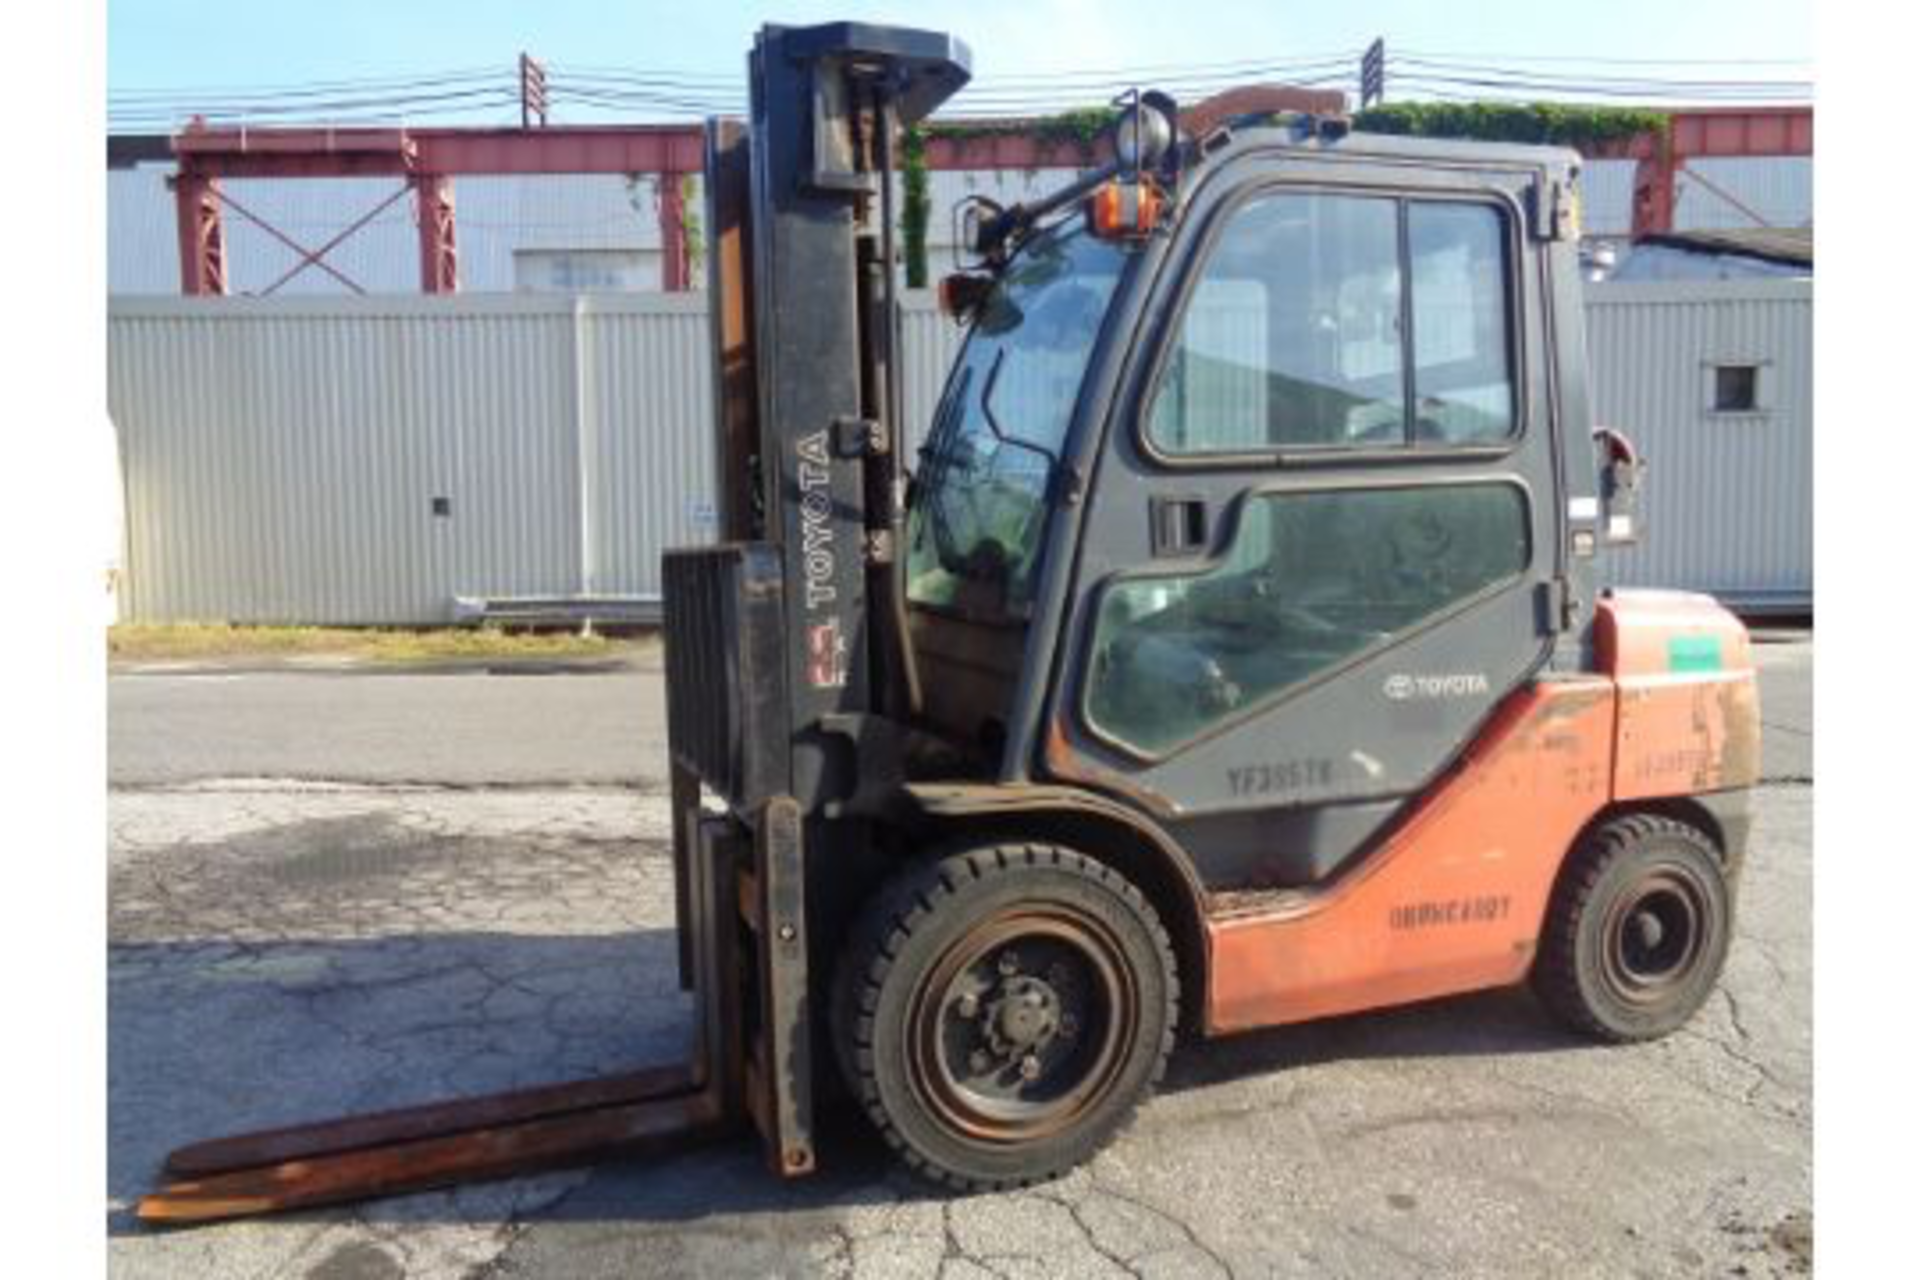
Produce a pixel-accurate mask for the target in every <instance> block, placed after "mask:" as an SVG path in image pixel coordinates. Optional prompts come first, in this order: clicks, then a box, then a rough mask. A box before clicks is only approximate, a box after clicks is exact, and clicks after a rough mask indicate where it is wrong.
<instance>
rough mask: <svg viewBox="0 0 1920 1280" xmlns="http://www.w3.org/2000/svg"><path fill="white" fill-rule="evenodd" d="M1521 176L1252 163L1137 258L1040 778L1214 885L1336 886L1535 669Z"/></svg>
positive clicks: (1333, 158)
mask: <svg viewBox="0 0 1920 1280" xmlns="http://www.w3.org/2000/svg"><path fill="white" fill-rule="evenodd" d="M1539 180H1540V177H1539V171H1538V170H1527V169H1524V168H1519V167H1511V168H1509V167H1489V168H1487V169H1483V170H1473V169H1468V168H1450V167H1444V166H1423V167H1420V168H1412V167H1408V166H1405V165H1396V164H1390V163H1384V162H1382V160H1381V158H1379V157H1368V156H1365V155H1360V156H1355V157H1352V158H1345V157H1341V156H1338V155H1317V156H1302V155H1301V154H1300V153H1298V152H1293V151H1281V150H1268V151H1265V152H1253V153H1250V154H1248V155H1245V156H1244V157H1240V158H1236V159H1233V160H1230V161H1229V162H1227V163H1226V164H1224V165H1222V166H1221V167H1220V169H1219V170H1218V171H1217V172H1216V174H1215V175H1214V176H1212V177H1210V178H1209V179H1208V180H1207V182H1206V184H1205V185H1204V186H1203V187H1202V188H1201V189H1200V190H1198V191H1197V192H1195V193H1194V196H1193V198H1192V201H1191V203H1190V205H1189V207H1188V209H1187V210H1186V212H1185V215H1184V219H1185V220H1184V225H1183V229H1182V231H1181V233H1180V235H1179V236H1178V237H1177V238H1176V240H1175V243H1174V244H1173V246H1172V247H1171V248H1170V249H1169V250H1167V251H1166V253H1165V256H1164V260H1163V261H1162V262H1161V263H1160V264H1158V270H1157V272H1155V280H1154V282H1153V283H1152V285H1151V288H1150V292H1149V293H1148V294H1147V295H1146V299H1145V301H1144V303H1143V304H1142V305H1141V310H1140V312H1139V313H1138V314H1139V317H1140V322H1139V323H1140V328H1139V332H1140V333H1141V334H1142V340H1141V341H1140V342H1139V343H1137V344H1136V346H1135V349H1134V351H1133V354H1132V356H1131V358H1130V359H1129V361H1128V362H1127V367H1126V369H1125V371H1124V373H1123V374H1121V375H1120V384H1119V386H1118V389H1117V391H1116V394H1115V395H1114V397H1113V399H1112V401H1111V403H1112V405H1113V409H1112V411H1111V413H1110V414H1109V416H1108V419H1107V422H1106V425H1105V439H1104V443H1103V445H1102V447H1101V448H1100V450H1099V454H1098V462H1097V469H1096V472H1095V476H1094V479H1093V483H1092V484H1091V486H1090V494H1089V497H1088V499H1087V501H1088V509H1087V511H1086V514H1085V517H1084V520H1083V523H1082V526H1081V529H1082V533H1081V540H1080V546H1079V548H1078V554H1077V563H1076V570H1075V572H1074V575H1073V578H1072V585H1071V587H1070V589H1069V596H1068V601H1067V617H1066V621H1067V625H1066V626H1065V628H1064V630H1063V640H1062V643H1063V646H1064V647H1063V650H1062V653H1063V658H1064V661H1063V663H1062V667H1061V678H1060V679H1059V680H1058V681H1057V682H1056V683H1055V687H1054V690H1053V693H1052V699H1053V704H1052V706H1051V707H1050V708H1049V714H1048V715H1047V717H1046V722H1047V723H1048V724H1049V725H1050V726H1051V729H1050V731H1049V733H1048V734H1047V737H1046V741H1045V743H1044V746H1043V749H1042V751H1041V761H1040V764H1041V768H1042V770H1043V771H1044V772H1047V773H1049V774H1051V775H1053V776H1056V777H1063V778H1073V779H1076V780H1080V781H1088V780H1095V781H1096V782H1097V783H1098V784H1099V785H1104V786H1106V787H1108V788H1109V789H1112V790H1118V791H1121V792H1124V793H1126V794H1128V795H1130V796H1131V797H1132V798H1133V799H1135V800H1136V801H1137V802H1138V803H1141V804H1143V805H1145V806H1146V807H1148V808H1150V809H1151V810H1153V811H1155V812H1156V813H1157V815H1158V816H1159V818H1160V819H1161V821H1162V822H1163V823H1165V824H1166V825H1167V826H1168V827H1169V829H1171V830H1172V831H1173V832H1174V833H1175V834H1176V835H1177V836H1178V837H1179V838H1180V839H1181V840H1182V842H1183V843H1184V844H1185V845H1186V846H1187V848H1188V850H1189V852H1190V853H1191V855H1192V856H1193V858H1194V861H1195V863H1196V865H1197V867H1198V869H1199V870H1200V872H1201V875H1202V877H1203V879H1204V880H1205V881H1206V882H1207V883H1208V885H1209V887H1210V888H1214V889H1221V888H1273V887H1285V886H1301V885H1309V884H1315V883H1320V882H1323V881H1325V880H1326V879H1328V878H1329V877H1330V876H1332V875H1334V874H1335V873H1336V872H1337V871H1338V870H1339V869H1340V868H1341V867H1342V866H1343V865H1344V864H1346V863H1347V862H1348V861H1349V859H1350V858H1351V856H1352V855H1353V854H1354V853H1355V852H1356V851H1358V850H1360V849H1362V848H1363V847H1364V846H1365V845H1366V844H1367V842H1368V840H1369V839H1370V838H1371V837H1372V836H1374V835H1375V834H1376V833H1378V831H1379V830H1380V829H1381V828H1382V827H1383V826H1384V825H1385V824H1386V823H1387V822H1389V821H1390V820H1391V819H1392V817H1393V816H1394V814H1395V813H1397V812H1398V811H1399V810H1400V809H1401V808H1402V807H1403V806H1404V805H1405V804H1406V803H1407V802H1408V800H1409V799H1410V798H1411V797H1413V796H1414V795H1415V794H1417V793H1418V792H1419V791H1420V790H1421V789H1422V788H1423V787H1424V786H1425V785H1426V784H1427V783H1428V782H1429V781H1430V780H1431V779H1432V778H1433V777H1434V776H1435V775H1436V774H1437V773H1438V772H1439V771H1441V770H1442V769H1443V768H1444V767H1445V766H1446V765H1447V764H1448V763H1449V762H1450V761H1451V760H1452V759H1454V758H1455V757H1456V756H1457V754H1458V753H1459V751H1460V750H1461V749H1462V747H1463V746H1464V745H1465V744H1466V743H1467V742H1469V741H1470V740H1471V738H1472V736H1473V734H1474V733H1475V731H1476V729H1477V728H1478V727H1479V726H1480V725H1481V724H1482V723H1484V722H1485V720H1486V719H1487V718H1488V716H1489V715H1490V714H1491V713H1492V711H1493V709H1494V708H1495V706H1496V705H1497V704H1498V703H1499V701H1500V700H1501V699H1502V698H1503V697H1504V696H1505V695H1507V694H1508V693H1510V692H1511V691H1512V690H1514V689H1515V688H1516V687H1518V686H1519V685H1520V684H1522V683H1523V682H1524V681H1526V680H1527V679H1528V678H1529V677H1530V676H1531V675H1532V674H1533V673H1534V672H1535V671H1536V670H1537V669H1538V668H1539V667H1540V665H1541V664H1542V662H1544V661H1545V660H1546V658H1547V657H1548V655H1549V653H1550V651H1551V648H1552V641H1553V638H1554V631H1555V628H1556V626H1557V625H1558V623H1557V611H1556V609H1555V608H1554V600H1555V592H1554V587H1555V579H1556V576H1557V575H1558V573H1559V565H1560V563H1561V560H1560V556H1559V552H1558V548H1559V541H1560V538H1561V536H1562V535H1561V518H1560V513H1559V511H1558V502H1557V498H1556V494H1557V493H1558V491H1559V485H1558V483H1557V474H1558V467H1557V462H1556V453H1555V449H1554V447H1553V440H1552V434H1553V432H1552V427H1551V418H1550V394H1549V393H1550V388H1549V385H1548V382H1549V378H1548V374H1547V365H1546V361H1545V359H1544V355H1545V350H1546V343H1545V341H1544V334H1545V320H1544V307H1545V303H1544V298H1545V296H1546V295H1545V289H1544V286H1545V283H1546V280H1545V275H1544V272H1545V255H1544V253H1542V252H1541V249H1540V246H1539V245H1538V243H1537V242H1536V238H1535V236H1534V235H1533V234H1532V232H1531V229H1530V222H1529V213H1530V210H1531V209H1532V208H1533V207H1534V205H1533V200H1532V194H1533V190H1534V186H1535V184H1536V183H1537V182H1538V181H1539Z"/></svg>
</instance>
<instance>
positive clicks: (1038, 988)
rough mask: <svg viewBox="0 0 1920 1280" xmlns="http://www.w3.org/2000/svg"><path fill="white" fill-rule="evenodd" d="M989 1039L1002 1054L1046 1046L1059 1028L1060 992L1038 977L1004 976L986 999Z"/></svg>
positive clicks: (1014, 1054) (1011, 1055) (1013, 1055)
mask: <svg viewBox="0 0 1920 1280" xmlns="http://www.w3.org/2000/svg"><path fill="white" fill-rule="evenodd" d="M984 1023H985V1026H984V1030H985V1034H986V1039H987V1043H988V1044H989V1045H990V1046H991V1047H992V1049H993V1051H994V1053H996V1054H997V1055H998V1056H1000V1057H1002V1058H1017V1057H1020V1056H1022V1055H1024V1054H1025V1053H1026V1052H1027V1051H1028V1050H1030V1049H1038V1048H1044V1047H1045V1046H1046V1045H1047V1044H1048V1043H1049V1042H1050V1041H1052V1039H1053V1037H1054V1035H1055V1034H1056V1033H1057V1032H1058V1031H1059V1029H1060V996H1059V994H1058V993H1057V992H1056V991H1054V989H1053V988H1052V987H1051V986H1049V985H1047V983H1046V982H1044V981H1042V980H1041V979H1039V978H1028V977H1016V978H1012V979H1002V980H1001V982H1000V983H999V985H998V986H997V988H996V990H995V994H994V995H993V996H992V997H991V998H990V999H989V1000H988V1001H987V1002H986V1018H985V1020H984Z"/></svg>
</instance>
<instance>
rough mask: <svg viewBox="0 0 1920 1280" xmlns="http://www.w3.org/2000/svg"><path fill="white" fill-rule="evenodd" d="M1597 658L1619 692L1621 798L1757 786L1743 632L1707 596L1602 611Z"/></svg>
mask: <svg viewBox="0 0 1920 1280" xmlns="http://www.w3.org/2000/svg"><path fill="white" fill-rule="evenodd" d="M1594 651H1595V654H1596V656H1597V657H1598V659H1599V663H1600V667H1601V669H1602V670H1603V671H1606V672H1607V673H1608V674H1610V675H1612V676H1613V678H1614V680H1615V682H1616V683H1617V684H1618V686H1619V689H1620V727H1619V748H1618V751H1617V753H1616V755H1615V759H1614V780H1613V786H1614V794H1615V796H1616V797H1617V798H1619V799H1622V800H1647V799H1657V798H1660V797H1666V796H1683V795H1697V794H1700V793H1702V792H1708V791H1727V790H1732V789H1734V788H1737V787H1750V786H1752V785H1753V784H1754V783H1755V782H1757V781H1759V778H1760V689H1759V683H1758V680H1757V678H1756V675H1755V672H1754V669H1753V656H1752V649H1751V645H1750V643H1749V641H1748V639H1747V633H1746V630H1745V628H1743V627H1742V626H1741V625H1740V623H1739V620H1738V619H1736V618H1734V617H1733V615H1732V614H1730V613H1728V612H1727V611H1726V610H1724V609H1722V608H1721V607H1720V606H1719V605H1718V604H1716V603H1714V601H1713V600H1711V599H1710V598H1708V597H1706V596H1698V595H1690V594H1686V593H1682V592H1651V591H1649V592H1638V591H1630V592H1621V593H1618V594H1617V595H1615V596H1614V597H1612V598H1611V599H1608V600H1605V601H1602V602H1601V605H1600V608H1599V610H1598V612H1597V614H1596V616H1595V619H1594Z"/></svg>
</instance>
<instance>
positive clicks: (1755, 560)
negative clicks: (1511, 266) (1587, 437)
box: [1587, 280, 1813, 608]
mask: <svg viewBox="0 0 1920 1280" xmlns="http://www.w3.org/2000/svg"><path fill="white" fill-rule="evenodd" d="M1587 346H1588V351H1589V352H1590V354H1591V359H1592V367H1593V387H1594V391H1593V396H1594V401H1593V404H1594V420H1595V421H1596V422H1600V423H1605V424H1606V425H1608V426H1614V427H1618V428H1620V429H1621V430H1622V431H1625V432H1626V433H1627V435H1628V436H1630V437H1631V438H1632V439H1633V441H1634V442H1635V443H1636V444H1637V445H1638V446H1639V447H1640V451H1641V453H1642V454H1643V455H1644V456H1645V457H1646V459H1647V462H1648V466H1649V471H1648V478H1647V486H1646V496H1645V498H1644V499H1643V502H1644V503H1645V512H1646V514H1645V519H1644V525H1645V530H1646V539H1645V541H1644V542H1643V543H1641V545H1639V546H1637V547H1633V548H1630V549H1624V550H1621V551H1616V552H1613V553H1611V554H1610V555H1609V556H1608V557H1607V561H1608V563H1607V566H1606V572H1607V575H1608V576H1609V577H1610V578H1611V580H1613V581H1615V582H1619V583H1623V584H1633V585H1638V586H1673V587H1688V588H1691V589H1694V590H1699V591H1709V592H1712V593H1714V594H1715V595H1719V596H1722V597H1724V598H1726V599H1728V600H1730V601H1732V602H1734V603H1736V604H1740V605H1743V606H1747V607H1757V606H1761V605H1774V606H1778V607H1785V608H1802V607H1807V606H1810V605H1811V603H1812V601H1813V283H1812V281H1810V280H1779V281H1773V280H1767V281H1745V280H1743V281H1685V282H1680V281H1674V282H1660V283H1610V284H1598V285H1589V286H1588V287H1587ZM1723 364H1724V365H1735V364H1754V365H1758V366H1760V369H1761V374H1760V396H1759V400H1760V408H1759V411H1758V412H1754V413H1716V412H1714V411H1713V409H1712V378H1713V369H1714V367H1715V366H1716V365H1723Z"/></svg>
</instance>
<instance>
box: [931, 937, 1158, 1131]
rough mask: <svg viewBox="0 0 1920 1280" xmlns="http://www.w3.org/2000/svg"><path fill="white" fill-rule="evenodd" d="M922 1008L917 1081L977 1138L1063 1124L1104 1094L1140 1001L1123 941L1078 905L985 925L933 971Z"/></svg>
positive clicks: (936, 1105) (957, 1125) (955, 1123)
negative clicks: (1073, 910) (1121, 950)
mask: <svg viewBox="0 0 1920 1280" xmlns="http://www.w3.org/2000/svg"><path fill="white" fill-rule="evenodd" d="M929 986H930V987H931V991H932V993H937V994H935V995H934V998H933V999H932V1000H929V1001H928V1002H927V1003H926V1004H925V1005H923V1006H922V1010H923V1012H922V1013H921V1014H919V1015H916V1016H917V1019H918V1021H917V1023H916V1025H917V1028H918V1030H917V1031H916V1034H915V1038H914V1044H915V1047H916V1058H915V1062H914V1069H915V1074H916V1076H917V1084H916V1087H917V1088H919V1089H921V1090H922V1092H923V1096H924V1097H925V1098H926V1099H927V1101H928V1103H929V1104H930V1105H931V1106H932V1108H933V1109H934V1110H935V1111H936V1112H937V1113H939V1114H940V1116H941V1117H942V1120H943V1122H945V1123H947V1124H950V1125H951V1126H952V1127H953V1128H954V1129H955V1130H956V1131H958V1132H961V1133H965V1134H967V1135H969V1136H970V1137H974V1138H977V1139H986V1140H992V1141H1002V1142H1005V1141H1015V1140H1023V1141H1024V1140H1027V1139H1031V1138H1037V1137H1039V1136H1040V1135H1044V1134H1047V1133H1051V1132H1056V1131H1058V1130H1059V1129H1060V1128H1062V1127H1063V1126H1065V1125H1066V1124H1068V1123H1070V1122H1071V1120H1072V1118H1073V1117H1074V1116H1075V1115H1077V1114H1079V1113H1080V1112H1082V1111H1083V1110H1084V1109H1085V1108H1087V1107H1089V1106H1091V1105H1093V1103H1094V1102H1095V1101H1096V1100H1097V1099H1098V1098H1099V1097H1100V1096H1101V1095H1102V1093H1103V1092H1104V1090H1106V1089H1107V1088H1108V1087H1109V1086H1110V1085H1111V1083H1112V1081H1113V1078H1114V1073H1115V1072H1116V1071H1117V1070H1118V1069H1119V1065H1120V1063H1121V1061H1122V1056H1123V1055H1122V1049H1123V1047H1124V1045H1125V1044H1126V1037H1127V1036H1128V1035H1129V1034H1130V1028H1131V1026H1132V1024H1133V1020H1134V1019H1135V1018H1136V1017H1137V1009H1136V1008H1135V1007H1134V1005H1133V1004H1132V1003H1131V1002H1132V1000H1133V999H1134V998H1135V990H1134V987H1133V984H1132V983H1131V982H1130V981H1129V980H1128V977H1127V976H1126V973H1125V969H1124V966H1123V965H1121V964H1120V963H1119V956H1118V951H1117V947H1116V945H1115V944H1114V943H1113V942H1112V941H1111V940H1110V938H1109V935H1107V934H1106V933H1105V931H1104V930H1103V929H1102V928H1101V927H1099V926H1098V925H1097V924H1096V923H1095V922H1093V921H1090V920H1088V919H1086V918H1085V917H1083V916H1079V915H1077V914H1069V913H1064V912H1063V913H1060V914H1053V913H1051V912H1030V913H1029V912H1022V913H1019V914H1014V915H1009V916H1005V917H1001V918H999V919H997V920H993V921H989V922H985V923H983V924H982V925H981V926H980V927H979V928H978V929H976V931H975V932H974V933H973V935H972V936H971V937H968V938H965V939H963V940H962V941H961V942H960V943H959V944H958V945H956V946H955V947H954V949H953V950H952V951H951V952H950V953H949V955H948V958H947V960H946V961H945V962H944V963H943V964H942V965H941V966H940V967H939V969H937V970H936V972H935V973H934V974H933V975H932V977H931V979H930V982H929Z"/></svg>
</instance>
